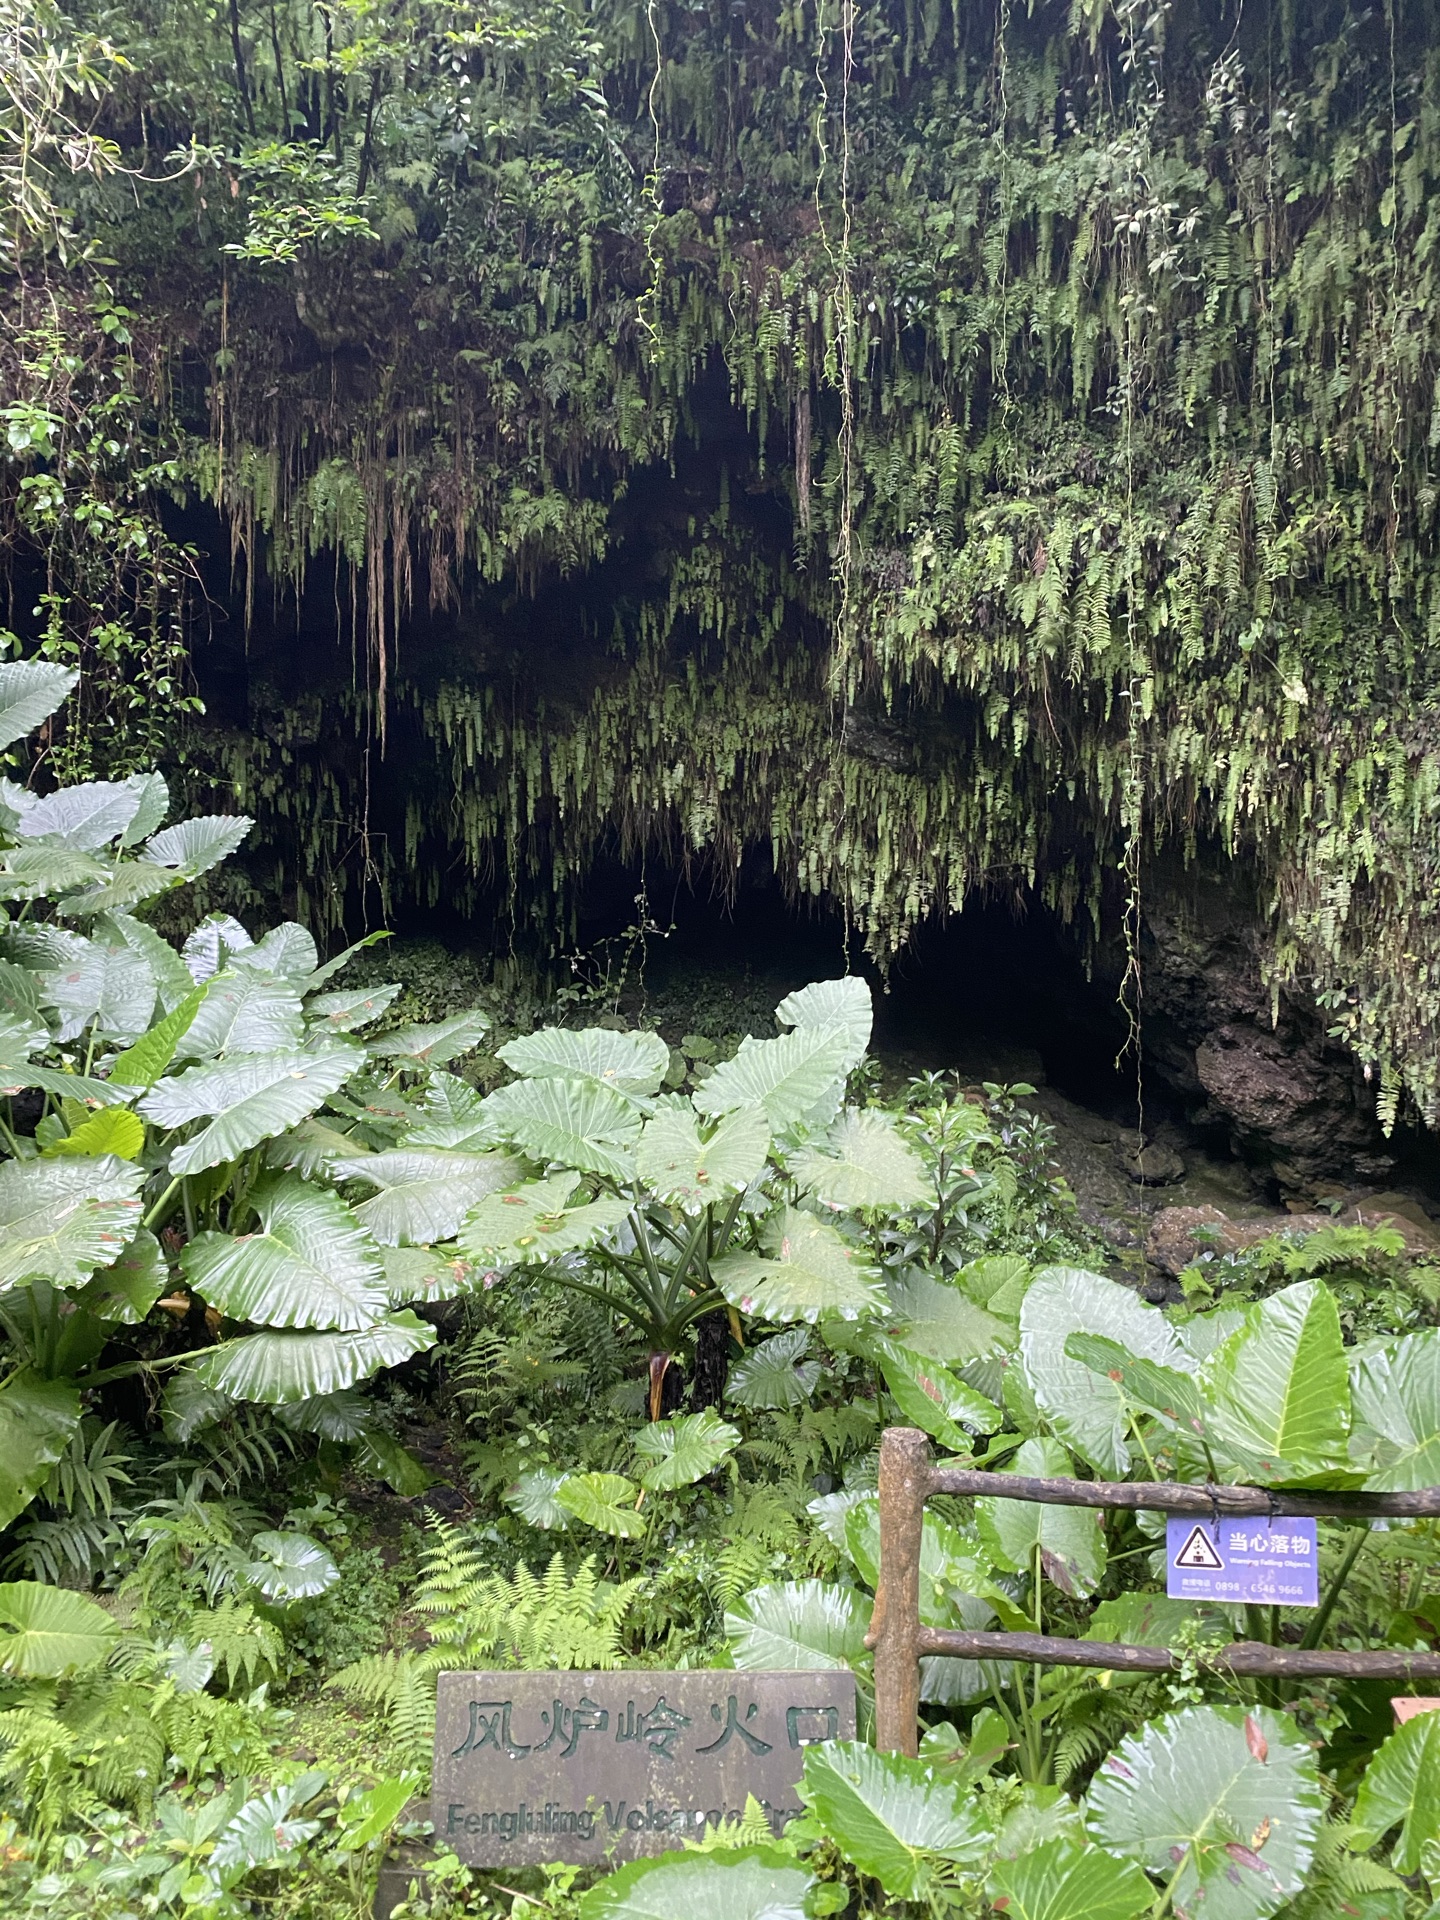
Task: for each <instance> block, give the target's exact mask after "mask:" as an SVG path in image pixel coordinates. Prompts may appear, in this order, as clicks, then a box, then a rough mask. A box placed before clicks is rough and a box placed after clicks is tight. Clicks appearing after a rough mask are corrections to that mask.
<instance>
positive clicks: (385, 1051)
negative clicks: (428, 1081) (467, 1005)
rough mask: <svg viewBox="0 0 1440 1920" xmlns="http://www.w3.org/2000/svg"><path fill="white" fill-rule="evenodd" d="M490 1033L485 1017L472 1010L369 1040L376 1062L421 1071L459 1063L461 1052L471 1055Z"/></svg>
mask: <svg viewBox="0 0 1440 1920" xmlns="http://www.w3.org/2000/svg"><path fill="white" fill-rule="evenodd" d="M489 1031H490V1021H489V1019H488V1018H487V1016H486V1015H485V1014H483V1013H481V1012H479V1010H478V1009H472V1010H471V1011H470V1012H469V1013H453V1014H451V1016H450V1018H449V1019H448V1020H436V1021H433V1022H431V1023H430V1024H428V1025H426V1026H419V1027H399V1028H397V1029H396V1030H395V1032H394V1033H386V1034H382V1035H380V1037H379V1038H378V1039H375V1040H372V1041H371V1042H370V1051H371V1053H373V1054H374V1055H375V1056H376V1058H377V1059H379V1060H390V1061H392V1062H393V1063H394V1064H395V1065H396V1066H397V1067H410V1068H412V1069H414V1070H415V1071H416V1072H422V1071H425V1070H428V1069H429V1068H431V1067H443V1066H445V1065H446V1064H447V1063H448V1062H449V1061H451V1060H458V1059H459V1058H460V1056H461V1054H462V1053H473V1052H474V1050H475V1049H476V1047H478V1046H479V1044H480V1042H481V1041H482V1040H483V1039H484V1038H485V1036H486V1034H487V1033H488V1032H489Z"/></svg>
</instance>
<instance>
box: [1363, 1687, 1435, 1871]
mask: <svg viewBox="0 0 1440 1920" xmlns="http://www.w3.org/2000/svg"><path fill="white" fill-rule="evenodd" d="M1351 1824H1352V1826H1353V1827H1354V1828H1355V1829H1357V1831H1356V1834H1355V1841H1356V1844H1357V1846H1359V1847H1360V1848H1364V1847H1373V1846H1374V1845H1375V1843H1376V1841H1377V1840H1380V1839H1382V1838H1383V1837H1384V1835H1385V1834H1387V1833H1389V1832H1390V1831H1391V1829H1392V1828H1396V1827H1398V1828H1399V1832H1398V1834H1397V1835H1396V1838H1395V1850H1394V1852H1393V1854H1392V1855H1391V1864H1392V1865H1393V1866H1394V1868H1395V1871H1396V1872H1397V1873H1419V1872H1420V1871H1421V1866H1422V1856H1423V1854H1424V1852H1425V1847H1426V1842H1427V1841H1433V1840H1434V1837H1435V1835H1436V1834H1437V1833H1440V1713H1433V1712H1428V1713H1417V1714H1416V1715H1415V1717H1414V1718H1413V1719H1411V1720H1407V1721H1406V1722H1405V1724H1404V1726H1402V1727H1397V1728H1396V1730H1395V1732H1394V1733H1392V1734H1391V1735H1390V1737H1389V1739H1388V1740H1386V1741H1385V1743H1384V1744H1383V1746H1381V1747H1380V1748H1379V1749H1378V1750H1377V1752H1376V1753H1375V1754H1374V1756H1373V1757H1372V1759H1371V1761H1370V1764H1369V1766H1368V1767H1367V1768H1366V1769H1365V1778H1364V1779H1363V1780H1362V1781H1361V1782H1360V1791H1359V1792H1358V1793H1357V1794H1356V1796H1355V1811H1354V1814H1353V1815H1352V1817H1351Z"/></svg>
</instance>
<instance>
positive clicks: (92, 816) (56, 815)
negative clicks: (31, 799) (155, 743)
mask: <svg viewBox="0 0 1440 1920" xmlns="http://www.w3.org/2000/svg"><path fill="white" fill-rule="evenodd" d="M148 785H149V781H148V776H147V775H145V774H132V775H131V777H130V778H129V779H128V780H86V781H84V782H82V783H81V784H80V785H79V786H74V787H60V788H58V789H57V790H56V791H55V792H54V793H48V794H46V796H45V798H44V799H43V800H37V801H36V802H35V804H34V805H33V806H32V807H29V808H27V810H26V813H25V818H24V819H23V820H22V821H21V823H20V828H19V835H18V837H19V838H20V839H22V840H48V841H51V842H53V843H55V844H56V845H58V846H62V847H71V848H73V849H74V850H75V851H76V852H77V853H95V852H98V850H99V849H100V848H101V847H107V846H109V844H110V842H111V841H112V840H118V839H119V838H120V836H121V834H123V833H124V832H125V831H126V829H127V828H128V827H129V826H130V825H131V824H132V822H133V821H134V819H135V816H136V815H137V814H138V813H139V811H140V808H141V804H142V802H143V801H144V800H145V799H146V797H147V791H148Z"/></svg>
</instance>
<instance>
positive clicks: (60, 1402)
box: [0, 1367, 80, 1527]
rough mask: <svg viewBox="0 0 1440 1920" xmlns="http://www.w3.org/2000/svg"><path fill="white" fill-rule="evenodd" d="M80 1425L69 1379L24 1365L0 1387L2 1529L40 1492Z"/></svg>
mask: <svg viewBox="0 0 1440 1920" xmlns="http://www.w3.org/2000/svg"><path fill="white" fill-rule="evenodd" d="M79 1424H80V1395H79V1393H78V1392H77V1391H76V1389H75V1388H74V1387H73V1386H72V1385H71V1384H70V1382H69V1381H68V1380H42V1379H41V1377H40V1375H39V1374H38V1373H34V1372H32V1371H31V1370H30V1368H28V1367H22V1368H21V1369H20V1371H19V1372H18V1373H12V1374H11V1376H10V1378H9V1379H8V1380H7V1381H6V1382H5V1384H4V1386H0V1527H8V1526H9V1525H10V1522H11V1521H12V1520H14V1519H15V1518H16V1516H17V1515H18V1514H21V1513H23V1512H24V1511H25V1509H26V1507H28V1506H29V1504H30V1502H31V1501H32V1500H33V1499H34V1498H35V1496H36V1494H38V1493H39V1491H40V1489H41V1488H42V1487H43V1486H44V1485H45V1482H46V1481H47V1480H48V1479H49V1478H50V1469H51V1468H52V1467H53V1466H54V1465H55V1462H56V1461H57V1460H58V1459H59V1458H60V1456H61V1454H63V1453H64V1451H65V1449H66V1448H67V1447H68V1446H69V1444H70V1436H71V1435H72V1434H73V1433H74V1431H75V1429H76V1428H77V1427H78V1426H79Z"/></svg>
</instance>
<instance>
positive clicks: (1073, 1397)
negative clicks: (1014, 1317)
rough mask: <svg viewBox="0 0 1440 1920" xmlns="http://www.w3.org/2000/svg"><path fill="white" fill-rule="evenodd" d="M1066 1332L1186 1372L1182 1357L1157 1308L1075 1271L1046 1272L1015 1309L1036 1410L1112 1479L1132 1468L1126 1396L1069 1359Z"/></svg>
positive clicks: (1113, 1284) (1125, 1290)
mask: <svg viewBox="0 0 1440 1920" xmlns="http://www.w3.org/2000/svg"><path fill="white" fill-rule="evenodd" d="M1072 1333H1099V1334H1104V1335H1105V1336H1106V1338H1107V1339H1111V1340H1115V1341H1117V1342H1118V1343H1119V1345H1120V1346H1122V1347H1124V1348H1125V1349H1126V1350H1127V1351H1128V1352H1130V1353H1133V1354H1138V1355H1140V1356H1142V1357H1144V1358H1145V1359H1149V1360H1156V1361H1158V1362H1159V1363H1160V1364H1161V1365H1162V1366H1166V1367H1173V1368H1176V1369H1178V1370H1181V1371H1184V1370H1185V1368H1186V1367H1187V1364H1188V1362H1187V1356H1186V1355H1185V1353H1184V1352H1183V1350H1182V1348H1181V1346H1180V1343H1179V1341H1178V1340H1177V1339H1176V1337H1175V1332H1174V1329H1173V1328H1172V1327H1171V1325H1170V1323H1169V1321H1168V1320H1166V1318H1165V1316H1164V1315H1163V1314H1162V1313H1161V1312H1160V1310H1159V1308H1158V1307H1147V1306H1146V1305H1145V1304H1144V1302H1143V1301H1141V1300H1139V1299H1138V1298H1137V1297H1136V1295H1135V1294H1134V1293H1133V1292H1132V1291H1131V1290H1130V1288H1129V1287H1122V1286H1121V1285H1120V1284H1119V1283H1118V1282H1117V1281H1114V1280H1106V1279H1103V1278H1102V1277H1101V1275H1099V1274H1098V1273H1086V1272H1084V1271H1083V1269H1081V1268H1078V1267H1046V1268H1044V1269H1042V1271H1041V1272H1040V1273H1038V1274H1037V1275H1036V1277H1035V1279H1034V1280H1033V1281H1032V1282H1031V1284H1030V1286H1029V1288H1028V1290H1027V1292H1026V1294H1025V1298H1024V1301H1023V1302H1022V1304H1021V1308H1020V1358H1021V1361H1022V1363H1023V1365H1024V1369H1025V1375H1026V1378H1027V1380H1028V1381H1029V1384H1030V1388H1031V1390H1032V1392H1033V1393H1034V1396H1035V1401H1036V1404H1037V1406H1038V1407H1039V1409H1040V1411H1041V1412H1042V1413H1043V1414H1044V1415H1045V1417H1046V1419H1047V1420H1048V1421H1049V1422H1050V1424H1051V1426H1052V1427H1054V1429H1055V1431H1056V1433H1057V1434H1059V1436H1060V1438H1061V1439H1062V1440H1064V1441H1066V1442H1067V1443H1068V1445H1070V1446H1071V1447H1073V1448H1074V1450H1075V1451H1076V1452H1077V1453H1079V1454H1081V1455H1083V1457H1084V1458H1085V1459H1086V1460H1088V1461H1089V1462H1090V1464H1091V1466H1092V1467H1094V1468H1095V1469H1096V1471H1097V1472H1099V1473H1102V1474H1105V1475H1106V1476H1107V1477H1109V1478H1111V1479H1115V1480H1119V1479H1123V1478H1124V1476H1125V1475H1126V1474H1127V1473H1128V1472H1129V1469H1130V1449H1129V1446H1128V1445H1127V1444H1126V1439H1125V1429H1126V1425H1127V1413H1126V1402H1125V1397H1124V1395H1123V1394H1122V1393H1121V1391H1120V1389H1119V1387H1118V1386H1117V1385H1116V1384H1115V1382H1114V1381H1113V1380H1111V1379H1109V1378H1108V1377H1107V1376H1106V1375H1105V1374H1102V1373H1096V1372H1094V1371H1092V1369H1091V1368H1089V1367H1087V1366H1085V1365H1084V1364H1083V1363H1082V1362H1081V1361H1079V1360H1072V1359H1071V1358H1070V1356H1069V1354H1068V1353H1067V1352H1066V1348H1065V1343H1066V1341H1067V1340H1068V1339H1069V1337H1070V1335H1071V1334H1072Z"/></svg>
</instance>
